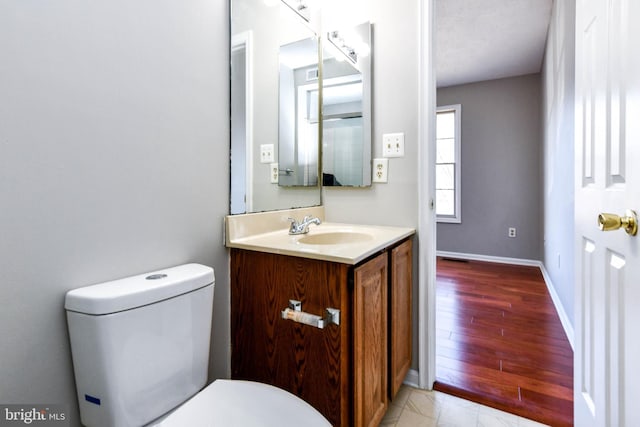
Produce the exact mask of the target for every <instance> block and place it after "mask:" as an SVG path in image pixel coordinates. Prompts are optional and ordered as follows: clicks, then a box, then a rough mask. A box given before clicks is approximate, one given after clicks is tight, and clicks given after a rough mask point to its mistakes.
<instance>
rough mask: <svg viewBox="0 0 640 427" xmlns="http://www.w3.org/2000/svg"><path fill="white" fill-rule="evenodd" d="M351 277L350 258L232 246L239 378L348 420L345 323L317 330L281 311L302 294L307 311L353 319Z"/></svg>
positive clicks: (234, 357) (342, 422)
mask: <svg viewBox="0 0 640 427" xmlns="http://www.w3.org/2000/svg"><path fill="white" fill-rule="evenodd" d="M347 277H348V266H347V265H344V264H337V263H328V262H324V261H317V260H309V259H304V258H295V257H288V256H283V255H274V254H266V253H259V252H251V251H243V250H233V251H232V255H231V307H232V316H231V342H232V352H231V372H232V378H234V379H246V380H252V381H260V382H264V383H267V384H271V385H274V386H277V387H280V388H283V389H285V390H287V391H289V392H291V393H293V394H295V395H297V396H299V397H301V398H302V399H304V400H305V401H307V402H308V403H310V404H311V405H312V406H313V407H315V408H316V409H317V410H318V411H320V413H322V415H324V416H325V417H326V418H327V419H328V420H329V422H330V423H331V424H332V425H334V426H347V425H349V424H350V423H349V407H350V400H349V395H350V393H349V386H348V378H347V369H348V362H349V351H348V348H349V346H348V342H347V340H348V331H347V327H346V324H344V323H343V324H341V325H340V326H336V325H328V326H327V327H325V328H324V329H318V328H315V327H313V326H309V325H303V324H300V323H295V322H293V321H291V320H285V319H282V316H281V312H282V310H283V309H285V308H286V307H287V306H288V303H289V299H295V300H299V301H301V302H302V310H303V311H307V312H309V313H313V314H318V315H322V314H323V312H324V309H325V308H327V307H332V308H338V309H340V310H341V317H343V319H348V315H349V313H348V312H349V308H348V303H347V301H348V299H347V298H348V295H347V292H346V289H347ZM341 320H342V319H341Z"/></svg>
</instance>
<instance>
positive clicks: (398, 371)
mask: <svg viewBox="0 0 640 427" xmlns="http://www.w3.org/2000/svg"><path fill="white" fill-rule="evenodd" d="M411 261H412V244H411V240H407V241H405V242H404V243H402V244H400V245H398V246H396V247H395V248H393V249H392V250H391V286H390V294H391V295H390V298H389V303H390V305H391V308H390V319H389V322H390V325H389V329H390V334H389V340H390V341H391V342H390V343H389V344H390V351H389V355H390V359H391V360H390V363H389V366H390V371H391V372H390V375H389V378H390V384H389V393H390V397H391V399H393V398H394V397H395V396H396V394H397V393H398V390H400V386H401V385H402V382H403V381H404V378H405V377H406V376H407V372H409V368H410V367H411V354H412V349H411V336H412V333H411V313H412V304H411V292H412V290H411V280H412V277H411V274H412V262H411Z"/></svg>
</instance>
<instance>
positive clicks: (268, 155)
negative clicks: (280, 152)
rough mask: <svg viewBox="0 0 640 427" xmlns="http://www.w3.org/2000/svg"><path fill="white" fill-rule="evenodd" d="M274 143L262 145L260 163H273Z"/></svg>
mask: <svg viewBox="0 0 640 427" xmlns="http://www.w3.org/2000/svg"><path fill="white" fill-rule="evenodd" d="M273 151H274V145H273V144H262V145H260V163H272V162H273Z"/></svg>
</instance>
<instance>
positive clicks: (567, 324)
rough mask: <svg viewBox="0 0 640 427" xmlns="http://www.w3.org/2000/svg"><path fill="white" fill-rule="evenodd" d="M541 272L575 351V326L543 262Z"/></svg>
mask: <svg viewBox="0 0 640 427" xmlns="http://www.w3.org/2000/svg"><path fill="white" fill-rule="evenodd" d="M540 271H541V272H542V277H544V282H545V283H546V284H547V289H548V290H549V295H551V299H552V300H553V305H554V306H555V307H556V312H557V313H558V317H560V322H561V323H562V327H563V328H564V333H565V334H566V335H567V340H568V341H569V344H570V345H571V349H572V350H573V351H575V347H574V346H573V339H574V332H573V325H572V324H571V320H570V319H569V316H567V312H566V311H565V310H564V306H563V305H562V302H561V301H560V297H559V296H558V293H557V292H556V288H555V287H554V286H553V282H551V276H549V273H548V272H547V269H546V268H545V267H544V264H543V263H542V262H540Z"/></svg>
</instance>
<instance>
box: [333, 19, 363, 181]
mask: <svg viewBox="0 0 640 427" xmlns="http://www.w3.org/2000/svg"><path fill="white" fill-rule="evenodd" d="M324 34H325V38H324V39H323V40H322V43H323V50H322V53H323V60H322V81H323V83H322V87H323V90H322V185H324V186H350V187H365V186H370V185H371V25H370V23H368V22H366V23H363V24H360V25H358V26H355V27H352V28H347V29H344V30H331V31H328V32H326V33H324Z"/></svg>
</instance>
